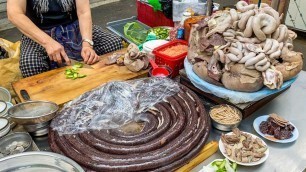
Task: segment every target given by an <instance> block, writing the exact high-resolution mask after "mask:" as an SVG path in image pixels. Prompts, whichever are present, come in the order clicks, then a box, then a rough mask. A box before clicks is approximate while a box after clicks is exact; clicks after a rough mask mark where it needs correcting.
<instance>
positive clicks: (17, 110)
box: [8, 101, 59, 125]
mask: <svg viewBox="0 0 306 172" xmlns="http://www.w3.org/2000/svg"><path fill="white" fill-rule="evenodd" d="M58 109H59V107H58V105H57V104H55V103H53V102H47V101H29V102H25V103H20V104H17V105H15V106H13V107H12V108H10V109H9V111H8V114H9V116H10V118H11V119H12V121H14V122H16V123H17V124H21V125H35V124H41V123H45V122H48V121H50V120H52V119H53V118H54V116H55V115H56V112H57V111H58Z"/></svg>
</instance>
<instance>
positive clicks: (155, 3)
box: [149, 0, 161, 11]
mask: <svg viewBox="0 0 306 172" xmlns="http://www.w3.org/2000/svg"><path fill="white" fill-rule="evenodd" d="M149 4H150V5H151V6H152V7H153V9H154V11H157V10H159V11H160V10H161V4H160V3H159V1H158V0H149Z"/></svg>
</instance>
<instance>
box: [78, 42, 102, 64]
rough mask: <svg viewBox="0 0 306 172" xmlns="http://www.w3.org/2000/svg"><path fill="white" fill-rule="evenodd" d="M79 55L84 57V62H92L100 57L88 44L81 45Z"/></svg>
mask: <svg viewBox="0 0 306 172" xmlns="http://www.w3.org/2000/svg"><path fill="white" fill-rule="evenodd" d="M81 56H82V57H83V59H84V63H85V64H89V65H91V64H94V63H96V62H98V61H99V60H100V57H99V56H98V55H97V54H96V52H95V50H94V49H93V48H92V47H90V46H83V48H82V52H81Z"/></svg>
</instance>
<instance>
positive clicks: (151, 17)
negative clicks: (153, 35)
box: [137, 0, 174, 27]
mask: <svg viewBox="0 0 306 172" xmlns="http://www.w3.org/2000/svg"><path fill="white" fill-rule="evenodd" d="M137 19H138V20H139V21H140V22H142V23H144V24H146V25H148V26H150V27H157V26H170V27H173V26H174V23H173V21H172V20H170V19H168V18H167V17H166V16H165V15H164V14H163V13H162V12H161V11H154V10H153V7H152V6H151V5H149V4H146V3H144V2H140V1H139V0H137Z"/></svg>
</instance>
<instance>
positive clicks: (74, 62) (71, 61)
mask: <svg viewBox="0 0 306 172" xmlns="http://www.w3.org/2000/svg"><path fill="white" fill-rule="evenodd" d="M70 63H71V66H73V65H75V64H80V63H81V64H82V65H83V67H82V68H87V69H93V67H91V66H90V65H88V64H85V63H83V62H79V61H76V60H73V59H71V58H70Z"/></svg>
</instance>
